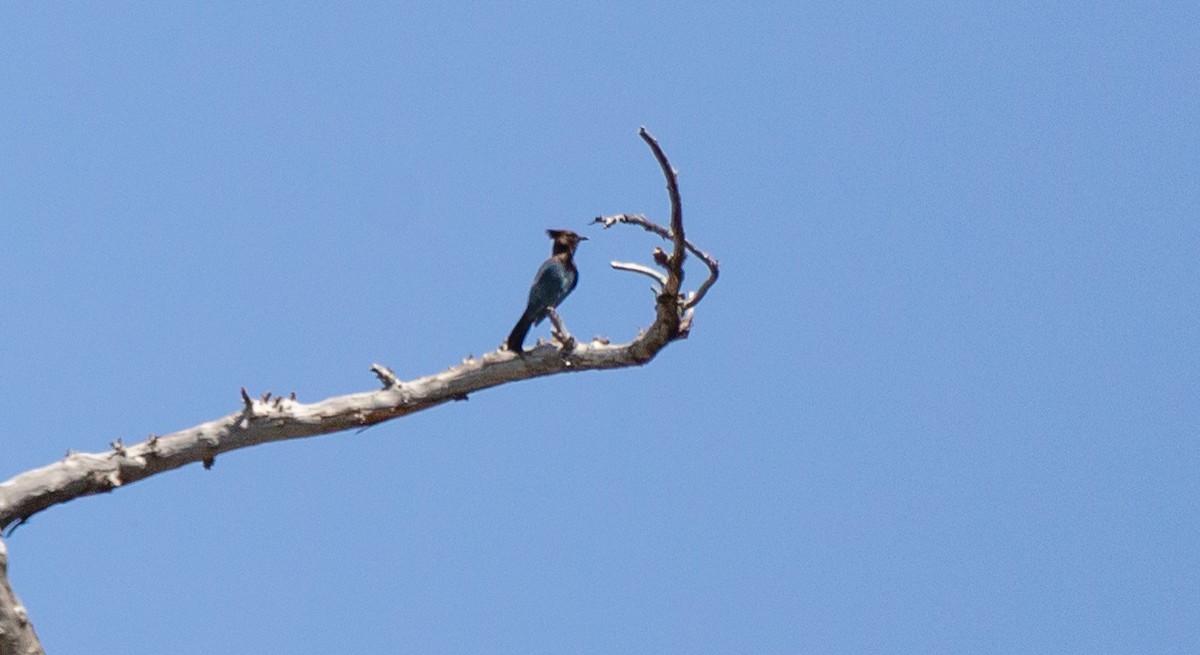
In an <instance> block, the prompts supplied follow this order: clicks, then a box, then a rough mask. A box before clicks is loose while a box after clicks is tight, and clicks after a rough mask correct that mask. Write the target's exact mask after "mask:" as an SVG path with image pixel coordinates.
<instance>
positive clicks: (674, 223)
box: [638, 127, 684, 294]
mask: <svg viewBox="0 0 1200 655" xmlns="http://www.w3.org/2000/svg"><path fill="white" fill-rule="evenodd" d="M638 136H640V137H642V140H643V141H645V142H646V143H647V144H648V145H649V146H650V150H652V151H654V158H655V159H657V160H658V165H659V167H661V168H662V172H663V177H665V178H667V195H668V196H670V198H671V239H672V240H673V241H674V242H675V250H674V252H672V253H671V264H670V269H671V270H672V272H673V273H674V274H675V275H676V276H678V280H676V282H677V284H675V285H670V284H668V287H667V289H666V292H667V293H670V294H676V293H679V286H680V285H682V284H683V258H684V251H683V242H684V235H683V201H682V200H680V198H679V180H678V179H677V177H676V176H677V173H676V171H675V169H674V168H672V167H671V162H669V161H667V155H666V153H664V152H663V151H662V148H661V147H659V145H658V140H657V139H655V138H654V137H653V136H652V135H651V134H650V133H649V132H647V131H646V128H645V127H642V128H641V129H639V130H638ZM672 286H673V288H672Z"/></svg>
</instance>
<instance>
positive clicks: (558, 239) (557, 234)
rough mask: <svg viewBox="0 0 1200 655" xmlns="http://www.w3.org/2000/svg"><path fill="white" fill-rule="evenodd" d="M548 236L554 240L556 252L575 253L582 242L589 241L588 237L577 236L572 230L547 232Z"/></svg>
mask: <svg viewBox="0 0 1200 655" xmlns="http://www.w3.org/2000/svg"><path fill="white" fill-rule="evenodd" d="M546 234H549V235H550V238H551V239H554V252H555V253H559V252H575V248H576V247H578V246H579V242H580V241H587V237H585V236H580V235H578V234H575V233H574V232H572V231H570V230H546Z"/></svg>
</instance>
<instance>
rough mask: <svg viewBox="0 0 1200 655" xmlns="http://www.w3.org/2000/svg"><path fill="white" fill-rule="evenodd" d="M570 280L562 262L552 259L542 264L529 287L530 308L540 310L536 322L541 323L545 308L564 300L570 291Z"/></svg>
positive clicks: (535, 318)
mask: <svg viewBox="0 0 1200 655" xmlns="http://www.w3.org/2000/svg"><path fill="white" fill-rule="evenodd" d="M569 282H570V281H569V280H567V276H566V271H565V269H564V267H563V265H562V262H559V261H557V260H554V259H551V260H550V261H547V262H546V263H544V264H542V267H541V268H539V269H538V272H537V275H535V276H534V278H533V286H532V287H530V289H529V308H530V309H534V308H536V310H535V311H537V312H538V313H537V315H536V316H535V317H534V321H535V322H536V323H541V321H542V318H544V317H545V315H546V314H545V312H544V311H543V310H545V308H547V307H553V306H556V305H558V303H560V302H562V299H563V297H564V296H566V295H567V293H568V292H570V283H569Z"/></svg>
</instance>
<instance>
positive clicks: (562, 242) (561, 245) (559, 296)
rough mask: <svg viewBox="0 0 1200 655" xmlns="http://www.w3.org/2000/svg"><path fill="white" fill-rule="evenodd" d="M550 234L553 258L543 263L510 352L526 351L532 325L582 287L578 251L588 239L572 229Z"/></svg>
mask: <svg viewBox="0 0 1200 655" xmlns="http://www.w3.org/2000/svg"><path fill="white" fill-rule="evenodd" d="M546 234H549V235H550V238H551V239H553V240H554V246H553V247H552V249H551V252H550V258H549V259H547V260H546V261H545V262H543V263H542V267H541V268H539V269H538V271H537V274H536V275H534V276H533V286H531V287H530V288H529V302H528V304H526V305H525V313H524V314H521V319H520V320H518V321H517V325H516V326H515V327H513V329H512V332H511V333H510V334H509V335H508V341H507V344H508V349H509V350H510V351H512V352H515V353H522V352H524V344H525V335H527V334H529V328H530V326H533V325H537V324H539V323H541V322H542V320H543V319H545V318H546V313H547V310H548V309H551V308H556V307H558V306H559V304H561V303H562V301H563V300H566V298H567V296H569V295H571V292H572V291H574V290H575V285H577V284H579V270H578V269H576V268H575V260H574V257H575V249H576V248H578V247H579V242H580V241H587V237H585V236H580V235H578V234H575V233H574V232H572V231H570V230H546Z"/></svg>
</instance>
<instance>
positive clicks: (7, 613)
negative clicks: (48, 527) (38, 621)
mask: <svg viewBox="0 0 1200 655" xmlns="http://www.w3.org/2000/svg"><path fill="white" fill-rule="evenodd" d="M0 653H3V654H4V655H8V654H9V653H13V654H14V655H17V654H20V655H46V651H44V650H42V644H41V642H39V641H38V637H37V633H36V632H34V631H33V624H32V623H30V622H29V615H28V613H27V612H26V611H25V606H24V605H22V604H21V599H19V598H17V595H16V594H15V593H13V590H12V587H10V586H9V584H8V547H7V546H5V545H4V542H3V541H0Z"/></svg>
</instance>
